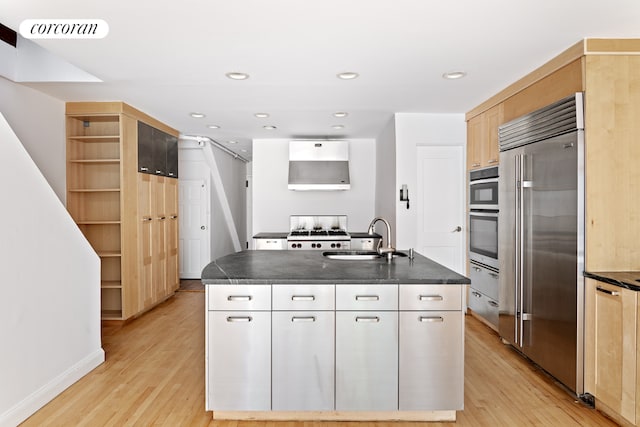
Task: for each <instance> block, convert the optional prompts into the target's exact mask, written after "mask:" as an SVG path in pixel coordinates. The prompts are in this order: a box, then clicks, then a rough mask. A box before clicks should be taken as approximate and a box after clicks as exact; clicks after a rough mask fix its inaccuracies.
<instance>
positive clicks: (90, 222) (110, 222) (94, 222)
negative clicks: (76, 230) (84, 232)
mask: <svg viewBox="0 0 640 427" xmlns="http://www.w3.org/2000/svg"><path fill="white" fill-rule="evenodd" d="M76 224H78V225H120V224H122V221H76Z"/></svg>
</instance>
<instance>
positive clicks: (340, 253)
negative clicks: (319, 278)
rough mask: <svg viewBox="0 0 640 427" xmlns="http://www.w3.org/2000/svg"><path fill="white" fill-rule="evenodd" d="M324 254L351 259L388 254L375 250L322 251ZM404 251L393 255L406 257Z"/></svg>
mask: <svg viewBox="0 0 640 427" xmlns="http://www.w3.org/2000/svg"><path fill="white" fill-rule="evenodd" d="M322 255H323V256H325V257H327V258H329V259H342V260H349V261H365V260H373V259H381V258H385V257H386V255H380V254H379V253H377V252H375V251H327V252H323V253H322ZM406 256H407V254H405V253H404V252H394V253H393V257H394V258H397V257H406Z"/></svg>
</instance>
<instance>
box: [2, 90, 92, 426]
mask: <svg viewBox="0 0 640 427" xmlns="http://www.w3.org/2000/svg"><path fill="white" fill-rule="evenodd" d="M0 80H1V79H0ZM2 88H3V92H4V94H7V93H11V94H12V96H15V95H17V94H25V93H26V94H27V95H28V99H21V98H19V97H18V98H12V99H11V100H10V101H11V102H13V103H15V104H20V108H21V109H23V110H24V111H25V112H26V111H27V110H29V109H28V108H27V107H28V104H27V102H29V101H32V100H34V99H36V98H37V97H35V96H33V94H31V93H29V91H23V90H18V89H16V90H15V91H12V90H11V88H9V90H7V89H8V88H7V85H3V86H2ZM0 99H2V101H3V103H5V102H7V99H5V98H4V96H2V97H0ZM44 101H48V100H47V99H44ZM49 104H51V103H49ZM33 110H36V111H38V114H36V115H37V116H49V115H50V114H45V113H46V111H45V108H44V107H43V106H42V105H33ZM50 113H51V114H55V113H60V117H63V116H64V113H63V111H59V108H54V109H53V112H50ZM14 117H15V114H14ZM20 119H21V120H19V122H21V123H22V124H23V125H24V123H25V121H26V120H25V119H24V118H20ZM48 123H50V122H47V121H44V122H41V123H39V124H38V126H35V125H33V124H32V128H39V129H38V131H37V132H35V133H36V134H46V133H47V132H51V133H53V134H55V133H56V132H57V130H58V127H57V126H52V127H47V124H48ZM25 134H26V135H27V136H31V135H33V134H34V133H33V132H25ZM30 142H31V143H32V144H33V146H38V144H42V145H46V143H47V141H46V140H44V141H43V140H41V139H38V140H36V141H33V140H31V141H30ZM44 151H47V149H45V150H44ZM63 152H64V150H63ZM0 159H2V163H3V167H2V168H0V182H1V183H2V185H1V186H0V199H1V200H2V206H3V208H2V210H0V236H2V244H1V245H0V277H1V280H2V298H0V331H2V335H1V342H2V344H1V345H2V350H1V351H0V379H1V380H0V381H1V385H0V425H2V426H9V425H17V424H18V423H20V422H21V421H23V420H24V419H26V418H27V417H28V416H30V415H31V414H33V413H34V412H35V411H36V410H37V409H39V408H40V407H42V406H43V405H44V404H46V403H47V402H48V401H50V400H51V399H53V398H54V397H55V396H56V395H57V394H59V393H60V392H61V391H62V390H64V389H65V388H66V387H68V386H69V385H71V384H72V383H74V382H75V381H77V380H78V379H80V378H81V377H82V376H84V375H85V374H86V373H88V372H89V371H90V370H91V369H93V368H95V367H96V366H97V365H99V364H100V363H102V362H103V361H104V352H103V350H102V348H101V341H100V260H99V258H98V256H97V255H96V254H95V252H94V251H93V250H92V248H91V246H90V245H89V243H88V242H87V241H86V240H85V238H84V237H83V235H82V233H81V232H80V230H79V229H78V227H77V226H76V225H75V223H74V222H73V220H72V219H71V217H70V216H69V214H68V213H67V210H66V209H65V207H64V206H63V205H62V203H61V202H60V200H59V199H58V197H57V196H56V195H55V193H54V192H53V190H52V189H51V187H50V186H49V184H48V183H47V181H46V179H45V178H44V176H43V175H42V174H41V173H40V171H39V170H38V168H37V167H36V165H35V163H34V162H33V161H32V159H31V158H30V157H29V155H28V153H27V152H26V151H25V149H24V147H23V146H22V144H21V143H20V141H19V140H18V138H17V137H16V135H15V134H14V133H13V131H12V130H11V128H10V127H9V124H8V123H7V122H6V121H5V119H4V117H3V116H2V115H0ZM63 164H64V163H63Z"/></svg>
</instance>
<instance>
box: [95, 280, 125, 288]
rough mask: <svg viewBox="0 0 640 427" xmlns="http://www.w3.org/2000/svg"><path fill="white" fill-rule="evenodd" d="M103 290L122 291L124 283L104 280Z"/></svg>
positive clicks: (101, 285)
mask: <svg viewBox="0 0 640 427" xmlns="http://www.w3.org/2000/svg"><path fill="white" fill-rule="evenodd" d="M100 287H101V288H102V289H122V282H121V281H119V280H103V281H102V282H100Z"/></svg>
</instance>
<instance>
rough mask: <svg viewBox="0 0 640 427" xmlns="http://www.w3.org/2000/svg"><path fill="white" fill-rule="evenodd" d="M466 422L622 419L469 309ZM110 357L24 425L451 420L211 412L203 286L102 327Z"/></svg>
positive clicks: (297, 425)
mask: <svg viewBox="0 0 640 427" xmlns="http://www.w3.org/2000/svg"><path fill="white" fill-rule="evenodd" d="M466 328H467V329H466V330H467V333H466V347H465V409H464V411H461V412H458V421H457V422H456V423H455V425H460V426H614V425H616V424H615V423H613V422H612V421H610V420H609V419H607V418H605V417H604V416H603V415H601V414H600V413H599V412H597V411H595V410H593V409H589V408H586V407H585V406H583V405H582V404H580V403H577V402H575V401H574V399H572V398H571V396H570V395H569V394H567V393H565V392H564V391H563V390H562V389H560V388H559V387H558V386H557V385H555V384H554V383H553V381H552V380H550V379H549V378H548V377H547V376H545V375H543V374H541V373H540V372H539V371H538V370H536V368H535V367H534V366H533V365H531V364H530V363H528V362H527V361H526V360H524V359H523V358H522V357H521V356H519V355H518V354H517V353H516V352H514V351H513V350H512V349H510V348H509V347H507V346H504V345H503V344H501V343H500V340H499V338H498V337H497V335H496V334H495V333H494V332H493V331H491V330H490V329H489V328H487V327H486V326H484V325H483V324H481V323H480V322H478V321H477V320H476V319H474V318H472V317H470V316H467V319H466ZM103 348H104V350H105V351H106V355H107V360H106V362H105V363H104V364H103V365H101V366H99V367H98V368H96V369H95V370H94V371H93V372H91V373H90V374H89V375H87V376H86V377H84V378H83V379H81V380H80V381H78V382H77V383H76V384H74V385H73V386H71V387H70V388H69V389H67V390H66V391H65V392H64V393H62V394H61V395H60V396H58V397H57V398H56V399H54V400H53V401H52V402H50V403H49V404H48V405H47V406H45V407H44V408H42V409H41V410H40V411H38V412H37V413H36V414H34V415H33V416H32V417H31V418H29V419H28V420H27V421H25V422H24V423H23V426H38V427H40V426H91V427H93V426H134V425H135V426H151V425H154V426H171V427H176V426H217V427H272V426H275V425H283V426H286V427H315V426H320V425H322V427H335V426H338V425H346V424H353V426H356V427H374V426H375V427H384V426H387V427H389V426H392V425H393V427H400V426H406V427H413V426H416V425H429V426H441V427H446V426H451V425H452V423H386V422H385V423H370V422H366V423H337V422H327V423H316V422H289V423H275V422H264V423H262V422H249V421H247V422H233V421H215V422H214V421H212V419H211V413H210V412H206V411H205V410H204V293H202V292H193V291H192V292H178V293H177V294H176V296H175V297H174V298H171V299H169V300H168V301H166V302H164V303H163V304H161V305H160V306H158V307H157V308H155V309H154V310H152V311H150V312H149V313H147V314H145V315H144V316H142V317H140V318H139V319H136V320H134V321H133V322H131V323H129V324H127V325H125V326H124V327H113V326H108V327H104V328H103Z"/></svg>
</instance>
